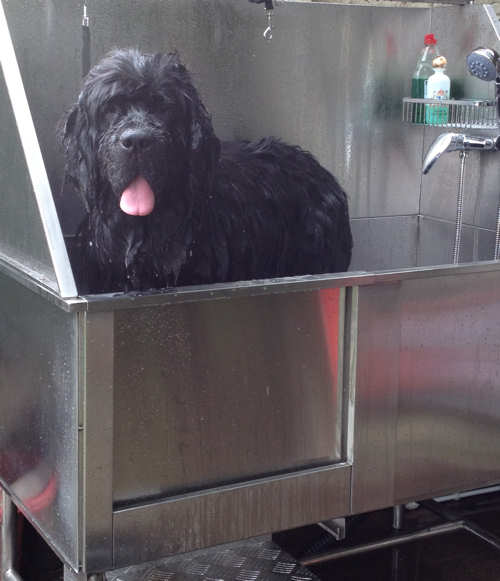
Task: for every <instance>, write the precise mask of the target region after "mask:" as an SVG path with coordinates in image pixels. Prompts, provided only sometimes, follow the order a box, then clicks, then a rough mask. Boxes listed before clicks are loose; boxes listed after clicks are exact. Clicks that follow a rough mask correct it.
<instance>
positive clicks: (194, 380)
mask: <svg viewBox="0 0 500 581" xmlns="http://www.w3.org/2000/svg"><path fill="white" fill-rule="evenodd" d="M341 292H342V291H340V290H339V289H334V290H331V291H330V290H323V291H320V292H310V293H290V294H285V295H267V296H261V297H249V298H238V299H236V298H234V299H233V300H231V301H227V300H223V301H207V302H198V303H187V304H182V305H172V306H166V307H165V308H162V309H136V310H128V311H116V313H115V321H116V322H115V380H114V381H115V388H114V389H115V395H114V397H115V420H114V431H115V448H114V458H115V459H114V478H113V482H114V485H113V486H114V500H115V502H120V503H124V502H134V501H137V500H138V499H144V498H154V497H161V496H165V495H172V494H178V493H180V492H185V491H188V490H196V489H198V488H202V487H203V488H206V487H207V486H214V485H218V484H222V483H228V482H235V481H242V480H245V479H246V478H250V477H256V476H263V475H266V474H270V473H280V472H283V471H289V470H295V469H300V468H305V467H312V466H321V465H325V464H329V463H332V462H338V461H339V460H340V459H341V444H342V442H341V414H342V403H341V402H342V393H341V389H340V388H339V384H338V376H339V369H340V368H339V365H338V358H339V333H340V337H341V336H342V331H341V330H339V308H340V307H339V300H340V294H341Z"/></svg>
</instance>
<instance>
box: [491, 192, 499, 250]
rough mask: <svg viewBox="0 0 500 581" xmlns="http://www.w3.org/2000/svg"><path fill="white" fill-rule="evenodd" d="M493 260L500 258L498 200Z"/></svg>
mask: <svg viewBox="0 0 500 581" xmlns="http://www.w3.org/2000/svg"><path fill="white" fill-rule="evenodd" d="M493 258H494V260H498V259H499V258H500V200H499V201H498V209H497V232H496V235H495V254H494V257H493Z"/></svg>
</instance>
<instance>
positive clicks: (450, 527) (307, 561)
mask: <svg viewBox="0 0 500 581" xmlns="http://www.w3.org/2000/svg"><path fill="white" fill-rule="evenodd" d="M463 528H464V522H463V521H456V522H453V523H445V524H442V525H436V526H433V527H429V528H427V529H423V530H421V531H416V532H414V533H407V534H404V535H398V536H396V537H390V538H387V539H382V540H380V541H374V542H373V543H366V544H364V545H357V546H356V547H348V548H346V549H336V550H333V551H328V552H326V553H322V554H319V555H311V556H309V557H305V558H304V559H301V560H300V564H301V565H304V566H311V565H318V564H319V563H324V562H325V561H330V560H333V559H341V558H343V557H351V556H353V555H359V554H361V553H368V552H369V551H376V550H377V549H385V548H387V547H394V546H396V545H402V544H403V543H408V542H410V541H416V540H418V539H426V538H428V537H434V536H436V535H441V534H444V533H451V532H453V531H457V530H460V529H463Z"/></svg>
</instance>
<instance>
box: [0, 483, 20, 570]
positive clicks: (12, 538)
mask: <svg viewBox="0 0 500 581" xmlns="http://www.w3.org/2000/svg"><path fill="white" fill-rule="evenodd" d="M16 519H17V509H16V507H15V505H14V503H13V502H12V500H11V499H10V497H9V495H8V494H7V493H6V492H5V491H3V492H2V555H1V559H0V563H1V574H2V581H22V579H21V577H20V576H19V575H18V574H17V573H16V571H15V570H14V562H15V547H16Z"/></svg>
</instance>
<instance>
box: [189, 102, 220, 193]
mask: <svg viewBox="0 0 500 581" xmlns="http://www.w3.org/2000/svg"><path fill="white" fill-rule="evenodd" d="M189 108H190V113H191V114H190V117H191V127H190V135H189V137H190V143H189V148H190V151H189V165H190V188H191V190H192V192H193V193H194V194H196V193H198V192H199V193H201V192H207V191H208V192H210V191H211V190H212V185H213V180H214V175H215V169H216V167H217V164H218V161H219V156H220V141H219V140H218V139H217V137H216V136H215V133H214V129H213V126H212V121H211V119H210V117H209V115H208V113H207V111H206V109H205V107H204V105H203V103H202V102H201V100H200V98H199V97H198V95H197V94H195V95H194V96H193V97H192V98H191V99H190V100H189Z"/></svg>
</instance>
